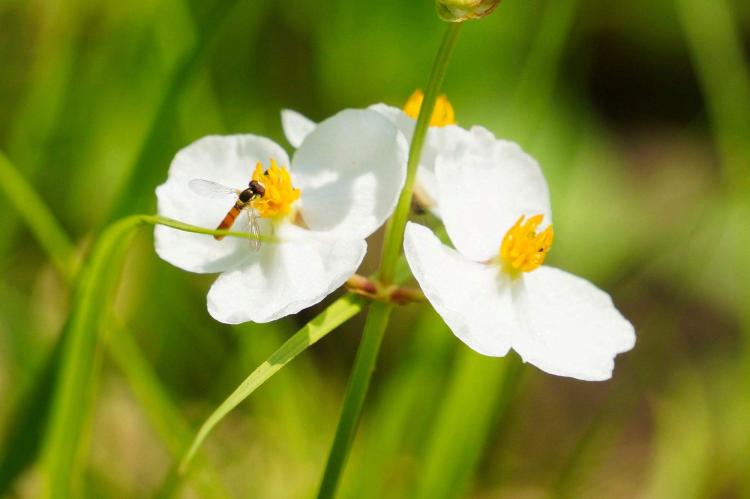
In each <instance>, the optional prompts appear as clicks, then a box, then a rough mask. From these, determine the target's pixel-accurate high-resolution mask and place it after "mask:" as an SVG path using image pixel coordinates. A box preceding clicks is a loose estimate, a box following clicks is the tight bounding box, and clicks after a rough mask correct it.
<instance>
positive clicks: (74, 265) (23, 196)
mask: <svg viewBox="0 0 750 499" xmlns="http://www.w3.org/2000/svg"><path fill="white" fill-rule="evenodd" d="M0 190H2V192H3V194H4V195H5V196H6V197H7V198H8V200H9V201H10V202H11V204H12V205H13V207H14V208H15V209H16V211H17V212H18V214H19V215H21V218H23V221H24V222H25V223H26V225H27V226H28V227H29V229H31V232H32V233H33V234H34V237H36V239H37V241H39V244H40V245H41V246H42V248H44V250H45V251H46V252H47V254H48V255H49V256H50V258H51V259H52V262H53V263H54V264H55V267H56V268H57V269H58V270H59V271H60V273H61V274H62V275H63V277H64V278H65V279H66V280H67V281H69V282H70V281H72V280H73V279H74V276H75V275H76V273H77V271H78V264H79V260H78V257H77V256H76V252H75V247H74V246H73V244H72V243H71V242H70V240H69V239H68V236H67V235H66V234H65V231H64V230H63V229H62V227H60V224H59V223H58V222H57V220H55V218H54V217H53V216H52V212H50V211H49V210H47V209H39V207H40V206H45V203H44V201H43V200H42V198H41V197H40V196H39V195H38V194H37V193H36V191H35V190H34V189H33V188H32V187H31V186H30V185H29V184H28V183H27V182H26V180H25V179H24V178H23V177H22V176H21V174H20V173H18V170H17V169H16V168H15V167H14V166H13V164H12V163H11V162H10V160H9V159H8V158H7V157H6V156H5V155H4V154H3V153H2V151H0Z"/></svg>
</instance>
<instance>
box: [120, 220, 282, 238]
mask: <svg viewBox="0 0 750 499" xmlns="http://www.w3.org/2000/svg"><path fill="white" fill-rule="evenodd" d="M135 216H136V217H138V218H139V219H140V220H141V222H143V223H147V224H151V225H164V226H166V227H172V228H173V229H177V230H181V231H184V232H192V233H194V234H206V235H212V236H229V237H240V238H242V239H250V240H253V241H255V240H259V241H262V242H265V243H278V242H279V239H278V238H277V237H273V236H262V235H255V234H250V233H249V232H236V231H232V230H217V229H206V228H205V227H198V226H196V225H190V224H186V223H184V222H180V221H178V220H173V219H171V218H167V217H162V216H160V215H135Z"/></svg>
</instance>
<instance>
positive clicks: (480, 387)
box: [414, 348, 522, 499]
mask: <svg viewBox="0 0 750 499" xmlns="http://www.w3.org/2000/svg"><path fill="white" fill-rule="evenodd" d="M521 368H522V364H521V362H520V361H519V360H518V359H517V358H516V357H514V356H507V357H505V358H502V359H498V358H494V357H480V356H479V354H477V353H475V352H473V351H471V350H469V349H468V348H463V349H462V350H461V352H460V354H459V358H458V366H457V367H456V369H455V370H456V373H457V376H455V377H454V378H453V379H452V380H451V381H450V385H449V386H448V389H447V393H446V395H445V402H444V404H443V406H442V407H441V409H440V410H439V412H438V419H437V420H436V422H435V425H434V426H433V429H432V432H431V438H430V442H429V447H428V448H427V451H426V453H425V456H424V461H423V464H422V469H421V473H420V474H419V477H420V480H419V484H418V486H417V491H416V494H415V495H414V497H417V498H425V499H426V498H430V499H437V498H452V497H461V495H462V493H463V492H464V489H465V488H466V486H467V484H468V481H469V478H470V477H471V474H472V473H473V470H474V468H475V466H476V464H477V462H478V461H479V457H480V455H481V451H482V450H483V449H484V447H485V443H486V436H487V434H488V433H489V430H490V427H491V425H492V423H493V422H494V421H495V417H496V416H497V415H498V414H501V413H502V412H504V411H505V409H506V407H507V406H508V405H509V404H510V401H511V399H512V397H513V395H514V394H515V388H516V386H517V382H518V380H519V377H520V374H521Z"/></svg>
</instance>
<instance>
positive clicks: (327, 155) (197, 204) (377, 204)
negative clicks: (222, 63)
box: [155, 109, 408, 324]
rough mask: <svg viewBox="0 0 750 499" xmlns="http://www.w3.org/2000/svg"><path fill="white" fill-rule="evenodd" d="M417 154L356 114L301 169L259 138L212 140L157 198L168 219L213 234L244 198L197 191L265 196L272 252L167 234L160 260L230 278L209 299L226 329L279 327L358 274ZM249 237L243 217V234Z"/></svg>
mask: <svg viewBox="0 0 750 499" xmlns="http://www.w3.org/2000/svg"><path fill="white" fill-rule="evenodd" d="M407 148H408V146H407V143H406V139H405V138H404V136H403V134H402V133H401V132H400V131H399V130H398V128H397V127H396V126H394V125H393V123H392V122H390V121H389V120H387V119H385V118H384V117H383V116H382V115H381V114H379V113H377V112H374V111H371V110H351V109H350V110H345V111H342V112H340V113H338V114H337V115H335V116H333V117H331V118H329V119H327V120H325V121H323V122H322V123H320V125H318V126H317V127H316V129H315V130H314V131H313V132H312V133H310V134H308V135H307V136H306V137H305V139H304V141H303V142H302V143H301V144H299V148H298V149H297V151H296V152H295V154H294V158H293V159H292V161H291V162H290V161H289V158H288V156H287V154H286V152H285V151H284V150H283V149H282V148H281V147H279V146H278V145H277V144H275V143H274V142H272V141H271V140H269V139H266V138H264V137H259V136H256V135H231V136H209V137H204V138H202V139H200V140H198V141H196V142H194V143H192V144H191V145H189V146H187V147H186V148H184V149H182V150H181V151H180V152H178V153H177V155H176V156H175V158H174V160H173V161H172V164H171V166H170V169H169V176H168V178H167V181H166V182H165V183H164V184H162V185H160V186H159V187H158V188H157V189H156V195H157V199H158V211H159V214H160V215H163V216H166V217H169V218H173V219H176V220H180V221H182V222H186V223H189V224H192V225H197V226H201V227H206V228H210V229H213V228H215V227H216V226H217V225H218V224H219V222H220V221H221V220H222V219H223V217H224V216H225V215H226V213H227V212H228V211H229V210H230V209H231V208H232V206H233V204H234V202H235V200H236V197H234V198H233V197H232V196H228V197H227V198H226V199H210V198H206V197H203V196H201V195H199V194H198V193H196V192H194V191H193V190H192V189H191V188H190V187H189V184H190V183H191V181H192V180H194V179H204V180H209V181H211V182H216V183H219V184H222V185H225V186H228V187H232V188H237V189H243V188H246V187H247V186H248V183H249V182H250V180H255V181H258V182H260V184H262V185H263V187H264V189H265V193H264V195H263V196H262V197H259V198H256V199H254V200H253V201H252V202H251V206H252V207H253V209H254V210H255V211H256V213H257V214H258V216H259V217H261V218H260V226H261V234H262V235H273V236H274V237H275V238H276V239H278V242H264V243H263V244H262V245H261V247H260V250H259V251H255V250H254V249H253V248H252V245H251V244H249V243H248V240H247V239H242V238H234V237H226V238H223V239H222V240H216V239H214V238H213V237H212V236H210V235H202V234H194V233H190V232H184V231H179V230H176V229H173V228H170V227H164V226H157V227H156V229H155V244H156V251H157V253H158V254H159V256H160V257H161V258H163V259H164V260H166V261H168V262H170V263H171V264H173V265H175V266H177V267H180V268H182V269H185V270H188V271H191V272H198V273H221V275H219V277H218V279H217V280H216V281H215V282H214V284H213V285H212V286H211V289H210V291H209V292H208V311H209V313H210V314H211V316H213V317H214V318H215V319H216V320H218V321H221V322H225V323H229V324H237V323H241V322H248V321H253V322H269V321H273V320H276V319H278V318H280V317H283V316H285V315H289V314H294V313H296V312H298V311H300V310H302V309H304V308H306V307H309V306H311V305H314V304H316V303H318V302H319V301H320V300H322V299H323V298H325V297H326V296H327V295H328V294H329V293H331V292H332V291H334V290H335V289H336V288H338V287H339V286H341V285H342V284H343V283H344V282H345V281H346V280H347V279H348V278H349V277H351V275H352V274H354V273H355V272H356V270H357V268H358V267H359V264H360V263H361V261H362V258H363V257H364V255H365V251H366V248H367V245H366V243H365V238H366V237H367V236H369V235H370V234H371V233H372V232H374V231H375V230H376V229H377V228H378V227H379V226H380V225H381V224H382V223H383V222H384V221H385V220H386V219H387V218H388V217H389V216H390V214H391V212H392V211H393V208H394V207H395V206H396V202H397V201H398V196H399V193H400V192H401V189H402V187H403V183H404V180H405V177H406V155H407ZM232 230H235V231H244V230H248V223H247V219H246V218H245V216H244V215H243V214H240V216H238V217H237V220H236V221H235V223H234V226H233V227H232Z"/></svg>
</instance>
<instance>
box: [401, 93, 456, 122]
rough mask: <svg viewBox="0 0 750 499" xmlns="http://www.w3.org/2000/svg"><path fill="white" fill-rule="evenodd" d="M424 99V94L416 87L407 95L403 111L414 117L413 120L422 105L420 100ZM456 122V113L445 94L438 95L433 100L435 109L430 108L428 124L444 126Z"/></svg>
mask: <svg viewBox="0 0 750 499" xmlns="http://www.w3.org/2000/svg"><path fill="white" fill-rule="evenodd" d="M423 100H424V94H423V93H422V91H421V90H419V89H417V90H415V91H414V93H413V94H411V96H410V97H409V100H407V101H406V104H404V112H405V113H406V114H407V115H408V116H410V117H412V118H414V119H415V120H416V119H417V117H418V116H419V110H420V108H421V107H422V101H423ZM455 124H456V113H455V112H454V111H453V106H452V105H451V103H450V101H449V100H448V98H447V97H446V96H445V95H440V96H439V97H438V98H437V101H435V109H433V110H432V117H431V118H430V126H446V125H455Z"/></svg>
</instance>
